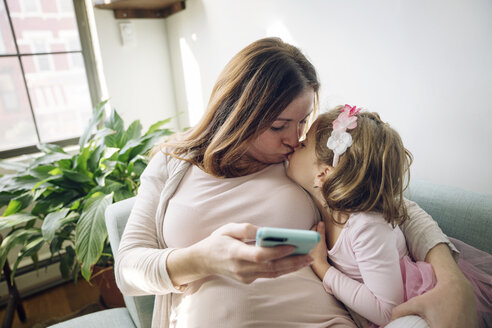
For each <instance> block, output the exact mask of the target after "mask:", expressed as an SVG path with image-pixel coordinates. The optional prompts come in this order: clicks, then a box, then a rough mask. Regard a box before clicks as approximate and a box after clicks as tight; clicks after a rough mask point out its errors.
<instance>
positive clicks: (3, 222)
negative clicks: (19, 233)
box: [0, 213, 36, 230]
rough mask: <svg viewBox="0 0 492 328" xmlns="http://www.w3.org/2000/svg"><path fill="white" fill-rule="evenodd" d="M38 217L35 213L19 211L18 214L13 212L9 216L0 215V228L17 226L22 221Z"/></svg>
mask: <svg viewBox="0 0 492 328" xmlns="http://www.w3.org/2000/svg"><path fill="white" fill-rule="evenodd" d="M34 219H36V217H35V216H34V215H31V214H24V213H18V214H12V215H9V216H2V217H0V230H3V229H7V228H12V227H13V226H16V225H18V224H21V223H25V222H28V221H31V220H34Z"/></svg>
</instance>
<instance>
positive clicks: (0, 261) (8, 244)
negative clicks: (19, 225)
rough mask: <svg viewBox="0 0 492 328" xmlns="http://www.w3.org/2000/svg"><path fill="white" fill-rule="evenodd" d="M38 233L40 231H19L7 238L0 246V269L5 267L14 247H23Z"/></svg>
mask: <svg viewBox="0 0 492 328" xmlns="http://www.w3.org/2000/svg"><path fill="white" fill-rule="evenodd" d="M38 232H39V230H38V229H18V230H15V231H13V232H11V233H10V234H9V235H8V236H6V237H5V238H4V240H3V241H2V244H1V245H0V268H3V266H4V265H5V261H6V260H7V255H8V254H9V252H10V251H11V250H12V248H14V246H16V245H23V244H24V243H25V242H26V240H27V238H29V237H30V236H31V235H33V234H35V233H38Z"/></svg>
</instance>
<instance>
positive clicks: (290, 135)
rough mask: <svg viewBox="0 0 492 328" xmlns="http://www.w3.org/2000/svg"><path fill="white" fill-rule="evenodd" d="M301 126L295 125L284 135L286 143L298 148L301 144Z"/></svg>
mask: <svg viewBox="0 0 492 328" xmlns="http://www.w3.org/2000/svg"><path fill="white" fill-rule="evenodd" d="M300 137H301V136H300V134H299V126H296V127H293V128H292V129H289V131H287V134H286V135H285V137H284V143H285V144H287V145H289V146H290V147H292V148H296V147H297V146H299V138H300Z"/></svg>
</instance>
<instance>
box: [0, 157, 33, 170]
mask: <svg viewBox="0 0 492 328" xmlns="http://www.w3.org/2000/svg"><path fill="white" fill-rule="evenodd" d="M28 166H29V165H28V164H26V163H23V162H13V161H5V160H0V169H4V170H7V171H15V172H19V171H23V170H25V169H27V167H28Z"/></svg>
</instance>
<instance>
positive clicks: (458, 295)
mask: <svg viewBox="0 0 492 328" xmlns="http://www.w3.org/2000/svg"><path fill="white" fill-rule="evenodd" d="M425 261H426V262H428V263H430V264H431V265H432V267H433V268H434V272H435V274H436V278H437V284H436V286H435V287H434V288H433V289H432V290H430V291H428V292H427V293H425V294H423V295H420V296H417V297H414V298H412V299H410V300H409V301H408V302H405V303H403V304H401V305H399V306H397V307H395V308H394V309H393V315H392V320H394V319H397V318H399V317H403V316H406V315H411V314H416V315H419V316H421V317H422V318H424V320H425V321H427V323H428V324H429V326H430V327H431V328H459V327H477V326H478V323H477V309H476V304H475V297H474V295H473V287H472V286H471V284H470V282H469V281H468V280H467V279H466V278H465V276H464V275H463V273H462V272H461V270H460V269H459V267H458V266H457V265H456V262H455V261H454V259H453V257H452V256H451V253H450V251H449V248H448V246H447V245H445V244H438V245H436V246H435V247H434V248H432V249H431V250H430V251H429V253H428V254H427V257H426V259H425Z"/></svg>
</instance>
